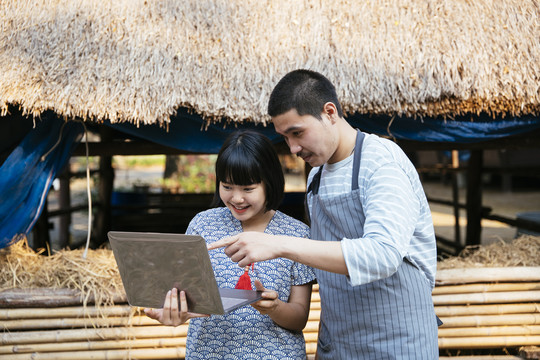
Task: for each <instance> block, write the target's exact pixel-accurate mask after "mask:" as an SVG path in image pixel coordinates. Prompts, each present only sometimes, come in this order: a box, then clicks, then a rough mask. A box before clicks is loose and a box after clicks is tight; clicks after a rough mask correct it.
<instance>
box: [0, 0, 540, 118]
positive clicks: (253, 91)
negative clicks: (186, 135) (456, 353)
mask: <svg viewBox="0 0 540 360" xmlns="http://www.w3.org/2000/svg"><path fill="white" fill-rule="evenodd" d="M0 14H2V21H1V25H0V74H1V75H0V110H3V112H4V114H5V112H6V110H7V106H8V104H12V105H13V104H14V105H18V106H20V107H22V108H23V110H24V111H25V112H27V113H31V114H34V115H36V114H39V113H41V112H42V111H44V110H46V109H53V110H54V111H56V112H57V113H58V114H60V115H63V116H66V117H81V118H83V119H86V120H103V119H110V120H111V121H112V122H123V121H129V122H133V123H141V124H142V123H155V122H158V123H165V122H167V121H169V119H170V116H171V115H173V114H174V113H175V110H176V109H177V108H179V107H186V108H188V109H192V110H194V111H195V112H196V113H198V114H200V115H202V116H203V117H204V118H206V119H209V120H212V119H218V118H221V117H225V118H227V119H229V120H232V121H244V120H249V121H253V122H256V123H258V122H265V121H267V120H268V118H267V116H266V105H267V101H268V97H269V94H270V92H271V90H272V87H273V86H274V85H275V83H276V82H277V81H278V80H279V79H280V78H281V76H283V75H284V74H285V73H286V72H288V71H290V70H293V69H296V68H309V69H313V70H317V71H320V72H322V73H324V74H325V75H327V76H328V77H329V78H330V80H332V81H333V82H334V83H335V84H336V87H337V88H338V91H339V96H340V99H341V101H342V104H343V105H344V108H345V110H346V111H347V112H348V113H352V112H358V113H362V114H388V115H398V116H420V117H422V116H450V117H452V116H456V115H463V114H469V113H472V114H477V113H480V112H485V113H488V114H490V115H492V116H494V117H499V116H507V115H512V116H520V115H526V114H539V113H540V5H539V3H538V1H536V0H505V1H503V0H475V1H468V0H441V1H436V2H431V1H422V0H391V1H369V0H366V1H349V0H331V1H330V0H319V1H308V0H295V1H290V0H268V1H265V0H227V1H216V0H214V1H209V0H185V1H171V0H169V1H165V0H124V1H121V0H117V1H102V0H101V1H100V0H84V1H74V0H47V1H45V0H41V1H40V0H34V1H24V0H7V1H1V2H0Z"/></svg>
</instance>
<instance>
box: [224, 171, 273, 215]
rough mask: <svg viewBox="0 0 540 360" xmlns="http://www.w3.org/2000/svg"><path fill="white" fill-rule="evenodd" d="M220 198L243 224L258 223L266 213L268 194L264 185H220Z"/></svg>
mask: <svg viewBox="0 0 540 360" xmlns="http://www.w3.org/2000/svg"><path fill="white" fill-rule="evenodd" d="M219 197H220V198H221V201H223V203H224V204H225V206H227V207H228V208H229V210H231V213H232V214H233V216H234V217H235V218H236V219H238V220H239V221H240V222H241V223H242V224H244V225H245V224H246V223H249V222H256V221H257V220H258V219H259V218H260V217H262V216H263V215H264V214H265V213H266V210H265V207H266V206H265V205H266V193H265V189H264V184H263V183H262V182H261V183H258V184H251V185H233V184H228V183H225V182H223V181H220V183H219Z"/></svg>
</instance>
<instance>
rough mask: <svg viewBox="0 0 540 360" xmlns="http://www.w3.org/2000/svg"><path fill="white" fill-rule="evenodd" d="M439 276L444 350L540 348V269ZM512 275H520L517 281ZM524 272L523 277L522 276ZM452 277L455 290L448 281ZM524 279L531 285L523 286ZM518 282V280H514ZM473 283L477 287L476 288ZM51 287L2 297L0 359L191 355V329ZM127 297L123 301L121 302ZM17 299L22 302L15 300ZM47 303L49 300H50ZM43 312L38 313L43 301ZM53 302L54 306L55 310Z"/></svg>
mask: <svg viewBox="0 0 540 360" xmlns="http://www.w3.org/2000/svg"><path fill="white" fill-rule="evenodd" d="M469 270H470V269H448V270H439V272H438V275H437V285H436V286H435V289H434V290H433V302H434V305H435V312H436V314H437V315H438V316H439V318H440V319H441V320H442V321H443V325H442V326H441V327H440V328H439V348H440V349H486V348H504V347H519V346H526V345H536V346H538V345H540V290H539V289H540V268H539V267H526V268H519V269H516V268H505V269H504V273H505V275H504V279H505V280H504V282H497V281H493V273H494V272H497V271H499V270H498V269H493V268H476V269H474V270H475V271H474V277H470V276H469ZM512 273H514V274H515V275H516V277H514V278H512V276H511V274H512ZM524 273H526V274H527V275H526V276H525V277H520V276H519V275H520V274H521V275H522V274H524ZM450 278H452V279H453V282H454V283H455V284H456V285H454V284H452V283H451V282H452V281H450V280H449V279H450ZM523 279H526V281H523ZM512 280H513V281H512ZM472 281H474V283H470V282H472ZM56 292H57V293H58V299H57V300H55V295H54V294H55V291H54V290H51V289H47V290H46V292H45V293H44V294H43V296H42V297H39V296H36V294H35V293H34V296H31V297H30V299H31V300H30V301H31V302H32V307H29V305H30V304H29V303H26V304H24V303H23V304H21V303H20V302H19V294H18V292H15V294H16V295H17V296H14V295H13V294H14V292H11V293H10V292H9V291H3V292H0V304H1V303H3V304H4V305H5V304H13V303H15V304H16V305H15V306H26V307H23V308H17V307H8V308H6V307H4V308H0V323H1V324H2V328H3V330H4V331H3V333H2V335H1V337H0V339H1V340H0V359H73V358H77V359H95V358H107V359H127V358H129V359H157V358H159V359H169V358H170V359H173V358H174V359H177V358H183V357H184V356H185V344H186V335H187V324H184V325H182V326H179V327H166V326H161V325H160V324H159V323H158V322H157V321H154V320H152V319H149V318H148V317H146V316H145V315H144V314H143V313H142V312H141V311H140V309H138V308H133V307H130V306H129V305H126V304H116V305H108V306H92V305H91V304H87V305H86V306H82V305H79V306H63V305H64V304H65V303H70V301H67V300H66V291H65V290H59V291H56ZM119 298H121V297H119ZM13 299H15V300H17V302H14V301H13ZM44 299H47V300H44ZM40 302H42V303H43V304H44V306H43V307H36V306H37V305H39V303H40ZM51 303H54V304H56V305H57V306H56V307H54V306H53V307H51ZM319 318H320V297H319V292H318V286H317V285H315V287H314V291H313V294H312V299H311V311H310V316H309V321H308V323H307V325H306V328H305V329H304V337H305V339H306V349H307V353H308V355H311V356H312V355H313V354H314V353H315V351H316V346H317V331H318V327H319Z"/></svg>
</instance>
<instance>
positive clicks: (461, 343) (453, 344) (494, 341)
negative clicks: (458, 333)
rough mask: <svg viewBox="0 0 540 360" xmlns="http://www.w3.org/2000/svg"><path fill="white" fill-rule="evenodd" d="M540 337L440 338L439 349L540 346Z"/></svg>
mask: <svg viewBox="0 0 540 360" xmlns="http://www.w3.org/2000/svg"><path fill="white" fill-rule="evenodd" d="M539 344H540V336H536V335H533V336H481V337H448V338H439V349H488V348H495V347H508V346H524V345H539Z"/></svg>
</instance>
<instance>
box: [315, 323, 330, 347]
mask: <svg viewBox="0 0 540 360" xmlns="http://www.w3.org/2000/svg"><path fill="white" fill-rule="evenodd" d="M330 350H332V340H331V338H330V333H329V331H328V328H327V327H326V325H324V323H322V322H321V327H320V329H319V338H318V339H317V352H321V353H327V352H329V351H330Z"/></svg>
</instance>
